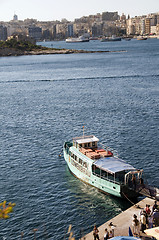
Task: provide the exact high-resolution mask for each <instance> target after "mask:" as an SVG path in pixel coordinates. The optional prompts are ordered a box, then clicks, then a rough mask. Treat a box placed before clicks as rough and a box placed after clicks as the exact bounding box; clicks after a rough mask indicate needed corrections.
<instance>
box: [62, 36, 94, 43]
mask: <svg viewBox="0 0 159 240" xmlns="http://www.w3.org/2000/svg"><path fill="white" fill-rule="evenodd" d="M66 42H67V43H76V42H89V38H86V37H84V36H80V37H78V38H67V39H66Z"/></svg>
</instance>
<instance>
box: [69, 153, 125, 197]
mask: <svg viewBox="0 0 159 240" xmlns="http://www.w3.org/2000/svg"><path fill="white" fill-rule="evenodd" d="M64 159H65V161H66V163H67V165H68V168H69V170H70V172H71V173H72V174H73V175H74V176H75V177H76V178H78V179H80V180H81V181H83V182H85V183H86V184H88V185H90V186H92V187H95V188H97V189H98V190H100V191H101V192H103V193H105V194H111V195H114V196H116V197H122V198H123V197H124V195H123V194H122V191H121V189H122V188H121V185H120V184H117V183H115V182H114V181H107V180H105V179H102V178H100V177H98V176H96V175H93V173H92V172H91V171H89V170H86V169H82V168H81V167H80V166H78V165H77V163H75V161H74V160H73V159H72V158H71V157H70V156H69V154H67V152H66V151H65V149H64ZM128 197H130V196H128Z"/></svg>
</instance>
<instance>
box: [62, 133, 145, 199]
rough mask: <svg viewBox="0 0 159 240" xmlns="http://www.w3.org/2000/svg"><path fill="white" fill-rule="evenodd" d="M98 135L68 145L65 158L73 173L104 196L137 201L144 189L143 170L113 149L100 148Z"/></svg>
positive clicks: (80, 138) (76, 140) (64, 150)
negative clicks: (141, 190)
mask: <svg viewBox="0 0 159 240" xmlns="http://www.w3.org/2000/svg"><path fill="white" fill-rule="evenodd" d="M98 142H99V139H98V138H97V137H95V136H94V135H89V136H85V135H84V134H83V136H82V137H75V138H73V140H72V141H68V142H65V143H64V146H63V152H64V159H65V161H66V163H67V165H68V168H69V170H70V171H71V173H72V174H73V175H74V176H75V177H77V178H78V179H80V180H81V181H83V182H85V183H87V184H89V185H91V186H93V187H95V188H97V189H99V190H100V191H102V192H104V193H108V194H111V195H114V196H116V197H122V198H129V199H130V198H136V197H138V196H139V190H140V189H142V184H143V182H142V181H143V180H142V175H143V170H138V169H136V168H134V167H133V166H132V165H130V164H128V163H126V161H124V160H122V159H120V158H118V157H117V156H115V154H114V152H113V151H112V150H110V148H104V147H99V146H98V145H99V144H98Z"/></svg>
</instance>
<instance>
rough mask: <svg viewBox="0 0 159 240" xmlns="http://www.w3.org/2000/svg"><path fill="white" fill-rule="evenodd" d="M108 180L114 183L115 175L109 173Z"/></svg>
mask: <svg viewBox="0 0 159 240" xmlns="http://www.w3.org/2000/svg"><path fill="white" fill-rule="evenodd" d="M108 179H110V180H112V181H114V174H111V173H108Z"/></svg>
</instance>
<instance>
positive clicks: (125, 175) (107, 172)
mask: <svg viewBox="0 0 159 240" xmlns="http://www.w3.org/2000/svg"><path fill="white" fill-rule="evenodd" d="M92 173H93V175H96V176H98V177H100V178H102V179H106V180H108V181H113V182H118V183H120V184H124V185H128V186H129V187H132V188H133V184H134V180H133V178H134V179H135V181H136V184H138V185H139V184H141V182H140V181H141V179H142V173H143V170H137V169H135V168H134V167H133V166H132V165H130V164H128V163H126V162H125V161H123V160H122V159H119V158H115V157H111V158H110V157H107V158H101V159H99V160H96V161H95V162H94V163H93V164H92Z"/></svg>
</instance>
